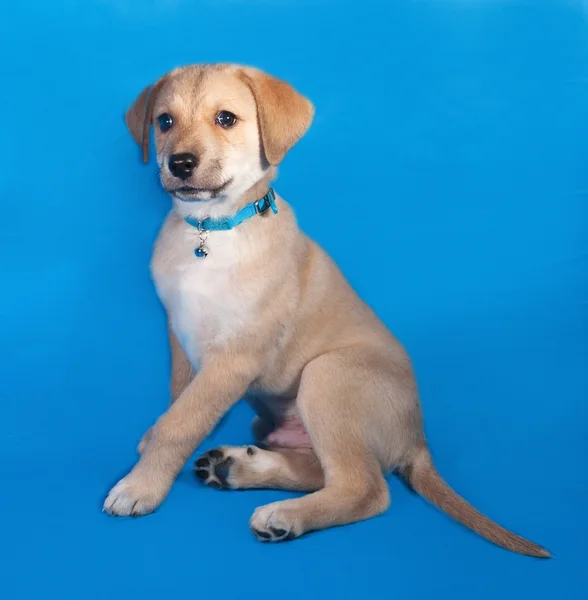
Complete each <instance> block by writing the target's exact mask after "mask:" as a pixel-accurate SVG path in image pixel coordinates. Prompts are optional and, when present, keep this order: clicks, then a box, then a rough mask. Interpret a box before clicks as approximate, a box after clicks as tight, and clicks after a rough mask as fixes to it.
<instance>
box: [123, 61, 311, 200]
mask: <svg viewBox="0 0 588 600" xmlns="http://www.w3.org/2000/svg"><path fill="white" fill-rule="evenodd" d="M313 112H314V110H313V107H312V104H311V103H310V102H309V101H308V100H307V99H306V98H304V97H303V96H301V95H300V94H299V93H298V92H296V91H295V90H294V89H293V88H292V87H291V86H290V85H288V84H287V83H285V82H283V81H280V80H279V79H276V78H274V77H271V76H269V75H266V74H265V73H262V72H261V71H258V70H256V69H252V68H248V67H239V66H236V65H194V66H189V67H183V68H180V69H176V70H174V71H172V72H171V73H169V74H167V75H165V76H164V77H162V78H161V79H160V80H159V81H157V82H156V83H155V84H154V85H151V86H149V87H147V88H146V89H145V90H143V92H142V93H141V95H140V96H139V97H138V98H137V100H136V101H135V102H134V104H133V105H132V106H131V107H130V108H129V110H128V111H127V114H126V123H127V126H128V128H129V130H130V132H131V135H132V136H133V138H134V139H135V141H136V142H137V143H138V144H139V145H140V146H141V148H142V152H143V160H144V162H147V161H148V158H149V128H150V125H153V127H154V131H155V146H156V151H157V163H158V165H159V168H160V178H161V183H162V184H163V187H164V188H165V189H166V190H167V191H168V192H169V193H170V194H171V195H172V196H173V197H174V198H175V199H176V200H177V201H178V202H180V203H203V202H204V203H206V204H208V203H210V202H211V201H215V200H216V201H218V200H223V199H227V198H237V197H239V196H240V195H242V194H243V193H244V192H246V191H247V190H248V189H249V188H251V187H252V186H253V185H255V184H256V183H257V182H258V181H259V180H260V179H262V178H263V177H264V176H265V175H266V174H267V173H268V171H269V170H270V169H271V168H272V167H274V166H276V165H278V164H279V163H280V162H281V161H282V159H283V158H284V156H285V154H286V153H287V152H288V150H290V148H292V146H294V144H296V142H297V141H298V140H299V139H300V138H301V137H302V136H303V135H304V133H305V132H306V130H307V129H308V127H309V126H310V123H311V121H312V117H313Z"/></svg>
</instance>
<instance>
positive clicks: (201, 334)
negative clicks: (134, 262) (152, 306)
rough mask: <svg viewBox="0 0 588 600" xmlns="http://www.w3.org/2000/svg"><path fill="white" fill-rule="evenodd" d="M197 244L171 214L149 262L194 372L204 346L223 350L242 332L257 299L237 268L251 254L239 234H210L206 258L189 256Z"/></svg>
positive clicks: (188, 229)
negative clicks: (220, 346)
mask: <svg viewBox="0 0 588 600" xmlns="http://www.w3.org/2000/svg"><path fill="white" fill-rule="evenodd" d="M198 243H199V238H198V234H197V231H196V230H195V229H194V228H193V227H191V226H190V225H187V224H186V223H184V222H183V221H182V220H180V219H178V218H177V217H174V216H173V215H170V216H168V218H167V220H166V222H165V223H164V225H163V227H162V229H161V232H160V234H159V238H158V240H157V243H156V246H155V252H154V254H153V260H152V263H151V270H152V275H153V280H154V282H155V286H156V289H157V293H158V295H159V297H160V299H161V301H162V302H163V304H164V306H165V308H166V310H167V313H168V317H169V321H170V326H171V328H172V331H173V332H174V334H175V335H176V337H177V338H178V341H179V342H180V344H181V345H182V347H183V349H184V352H185V353H186V356H187V357H188V360H189V361H190V363H191V364H192V366H193V367H194V369H196V370H197V369H198V368H199V365H200V362H201V357H202V353H203V351H204V350H205V349H206V347H207V346H208V345H223V344H224V343H226V342H227V341H228V340H229V339H230V338H231V337H232V336H234V335H236V334H238V332H239V330H240V329H241V328H243V327H246V325H247V322H248V320H249V317H250V315H251V314H252V311H254V310H255V296H256V294H255V291H254V290H252V289H251V287H252V286H251V282H249V285H244V283H245V282H243V280H242V277H241V276H240V273H241V271H242V270H241V269H240V268H239V266H240V264H241V263H242V262H243V261H244V260H247V258H249V257H250V256H251V252H252V247H251V244H250V242H249V240H248V238H247V236H246V235H245V234H244V232H243V231H239V230H238V229H234V230H231V231H219V232H212V233H211V234H210V237H209V238H208V240H207V242H206V245H207V247H208V248H209V255H208V256H207V257H206V258H198V257H196V256H195V255H194V249H195V248H196V247H197V246H198Z"/></svg>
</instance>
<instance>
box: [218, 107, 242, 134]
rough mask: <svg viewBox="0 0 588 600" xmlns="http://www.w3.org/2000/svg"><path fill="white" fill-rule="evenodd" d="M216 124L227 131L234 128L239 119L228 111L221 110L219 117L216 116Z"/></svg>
mask: <svg viewBox="0 0 588 600" xmlns="http://www.w3.org/2000/svg"><path fill="white" fill-rule="evenodd" d="M216 122H217V123H218V124H219V125H220V126H221V127H224V128H225V129H228V128H229V127H232V126H233V125H234V124H235V123H236V122H237V117H236V116H235V115H234V114H233V113H232V112H229V111H228V110H221V111H220V112H219V113H218V115H216Z"/></svg>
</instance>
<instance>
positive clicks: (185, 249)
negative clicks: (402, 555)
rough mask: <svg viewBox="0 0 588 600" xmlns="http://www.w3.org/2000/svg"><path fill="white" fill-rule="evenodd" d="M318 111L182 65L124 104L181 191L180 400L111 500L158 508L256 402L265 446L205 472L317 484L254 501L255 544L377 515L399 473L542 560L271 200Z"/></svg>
mask: <svg viewBox="0 0 588 600" xmlns="http://www.w3.org/2000/svg"><path fill="white" fill-rule="evenodd" d="M312 117H313V107H312V105H311V103H310V102H309V101H308V100H306V99H305V98H304V97H302V96H301V95H300V94H298V93H297V92H296V91H295V90H294V89H293V88H292V87H290V86H289V85H288V84H286V83H284V82H283V81H280V80H278V79H275V78H273V77H270V76H268V75H266V74H264V73H262V72H260V71H257V70H255V69H251V68H247V67H240V66H236V65H195V66H189V67H185V68H181V69H177V70H175V71H172V72H171V73H169V74H168V75H166V76H164V77H163V78H162V79H160V80H159V81H157V82H156V83H155V84H154V85H153V86H150V87H148V88H147V89H145V90H144V91H143V92H142V94H141V95H140V96H139V98H138V99H137V100H136V102H135V103H134V104H133V106H132V107H131V108H130V109H129V111H128V113H127V125H128V127H129V129H130V131H131V134H132V135H133V137H134V138H135V140H136V141H137V142H138V143H139V145H140V146H141V147H142V150H143V158H144V160H145V161H147V160H148V153H149V127H150V125H151V124H153V125H154V127H155V140H156V147H157V162H158V165H159V167H160V177H161V182H162V184H163V186H164V188H165V189H166V190H167V191H168V192H169V193H170V194H171V196H172V199H173V209H172V210H171V212H170V213H169V215H168V217H167V219H166V221H165V223H164V225H163V227H162V230H161V233H160V235H159V238H158V240H157V244H156V247H155V252H154V255H153V261H152V273H153V279H154V281H155V285H156V288H157V292H158V294H159V296H160V298H161V300H162V302H163V304H164V306H165V308H166V310H167V313H168V317H169V330H170V343H171V348H172V357H173V367H172V382H171V390H172V392H171V395H172V403H171V405H170V407H169V409H168V411H167V412H166V413H165V414H164V415H163V416H162V417H161V418H160V419H159V420H158V421H157V423H156V424H155V425H154V427H153V428H152V429H151V430H150V431H148V432H147V433H146V434H145V436H144V438H143V440H142V441H141V443H140V444H139V451H140V452H141V453H142V456H141V459H140V460H139V462H138V463H137V465H136V466H135V467H134V468H133V470H132V471H131V472H130V473H129V474H128V475H127V476H126V477H124V478H123V479H122V480H121V481H119V482H118V483H117V484H116V486H115V487H114V488H113V489H112V490H111V492H110V494H109V495H108V497H107V499H106V501H105V504H104V509H105V510H106V511H107V512H108V513H110V514H112V515H144V514H147V513H149V512H151V511H153V510H155V509H156V508H157V506H159V504H160V503H161V501H162V500H163V499H164V498H165V497H166V495H167V493H168V492H169V489H170V487H171V485H172V483H173V481H174V478H175V477H176V475H177V473H178V472H179V470H180V469H181V468H182V466H183V465H184V464H185V462H186V460H187V459H188V457H189V456H190V455H191V454H192V452H193V451H194V449H195V448H196V446H198V444H200V443H201V442H202V440H203V439H204V438H205V437H206V436H207V435H208V434H209V433H210V431H211V429H212V428H213V427H214V425H215V424H216V423H217V421H218V420H219V419H220V417H221V416H222V415H223V414H224V413H225V412H226V411H227V410H228V409H229V408H230V407H231V406H232V405H233V404H235V403H236V402H237V401H238V400H239V399H240V398H242V397H244V396H245V397H247V399H248V400H249V401H250V402H251V404H252V405H253V407H254V408H255V410H256V412H257V414H258V417H257V418H256V420H255V422H254V431H255V433H256V435H257V436H258V438H259V439H260V440H261V441H263V442H265V446H264V448H265V449H261V448H258V447H253V446H249V447H236V448H235V447H223V448H219V449H215V450H212V451H210V452H209V453H207V454H205V455H204V456H203V457H201V458H200V459H198V461H196V473H197V475H198V476H199V477H200V478H201V479H203V481H205V482H206V483H207V484H209V485H211V486H214V487H229V488H252V487H274V488H283V489H295V490H306V491H309V492H312V493H309V494H307V495H305V496H303V497H300V498H296V499H291V500H285V501H283V502H276V503H273V504H269V505H267V506H263V507H260V508H258V509H257V510H256V511H255V512H254V513H253V516H252V517H251V523H250V524H251V528H252V530H253V532H254V533H255V535H256V536H257V537H258V538H259V539H261V540H267V541H279V540H285V539H292V538H294V537H297V536H299V535H302V534H303V533H305V532H307V531H311V530H316V529H322V528H326V527H330V526H333V525H340V524H344V523H350V522H353V521H358V520H360V519H366V518H369V517H371V516H374V515H377V514H378V513H381V512H383V511H384V510H386V508H387V507H388V505H389V502H390V500H389V491H388V487H387V485H386V481H385V479H384V477H383V472H386V471H390V470H396V471H398V472H399V473H400V474H401V475H403V476H404V477H405V478H406V479H407V480H408V481H409V482H410V484H411V485H412V486H413V487H414V489H416V490H417V491H418V492H419V493H420V494H422V495H423V496H424V497H425V498H427V499H429V500H430V501H431V502H433V503H434V504H435V505H437V506H438V507H439V508H441V509H442V510H444V511H445V512H447V513H448V514H449V515H451V516H452V517H454V518H455V519H457V520H458V521H460V522H461V523H463V524H464V525H466V526H468V527H470V528H471V529H473V530H474V531H476V532H477V533H479V534H481V535H482V536H484V537H486V538H487V539H489V540H491V541H493V542H495V543H496V544H499V545H501V546H503V547H505V548H508V549H510V550H513V551H515V552H520V553H522V554H528V555H531V556H538V557H548V556H549V553H548V552H547V551H546V550H544V549H543V548H541V547H540V546H537V545H535V544H533V543H531V542H529V541H527V540H525V539H523V538H521V537H519V536H517V535H515V534H513V533H510V532H509V531H507V530H506V529H503V528H502V527H500V526H499V525H497V524H496V523H494V522H492V521H490V520H489V519H488V518H486V517H485V516H483V515H482V514H480V513H479V512H477V511H476V510H475V509H474V508H472V507H471V506H470V505H469V504H468V503H467V502H466V501H465V500H463V499H462V498H461V497H460V496H458V495H457V494H456V493H455V492H453V491H452V490H451V489H450V488H449V487H448V486H447V485H446V484H445V483H444V481H443V480H442V479H441V477H440V476H439V475H438V473H437V471H436V470H435V467H434V466H433V464H432V461H431V457H430V454H429V451H428V449H427V445H426V442H425V436H424V433H423V426H422V419H421V411H420V407H419V401H418V395H417V389H416V384H415V381H414V377H413V374H412V370H411V365H410V361H409V359H408V357H407V355H406V354H405V352H404V350H403V348H402V347H401V346H400V344H399V343H398V342H397V340H396V339H395V338H394V337H393V336H392V335H391V334H390V333H389V332H388V331H387V329H386V328H385V327H384V325H383V324H382V323H381V322H380V321H379V320H378V318H377V317H376V316H375V315H374V314H373V312H372V311H371V310H370V309H369V308H368V306H366V304H364V303H363V302H362V301H361V300H360V299H359V298H358V297H357V295H356V294H355V292H354V291H353V290H352V289H351V287H350V286H349V285H348V283H347V282H346V281H345V279H344V278H343V276H342V275H341V273H340V271H339V270H338V269H337V267H336V265H335V264H334V263H333V262H332V261H331V259H330V258H329V257H328V256H327V255H326V254H325V252H324V251H323V250H321V249H320V248H319V247H318V246H317V245H316V244H315V243H314V242H312V241H311V240H310V239H308V238H307V237H306V236H305V235H304V234H303V233H301V232H300V230H299V229H298V227H297V225H296V220H295V217H294V214H293V212H292V210H291V208H290V207H289V206H288V204H286V202H285V201H284V200H283V199H281V198H280V197H277V196H274V195H273V192H272V191H271V188H270V187H269V185H270V182H271V181H272V179H273V178H274V176H275V173H276V171H275V168H276V166H277V165H278V164H279V163H280V162H281V161H282V159H283V158H284V155H285V154H286V153H287V152H288V150H289V149H290V148H291V147H292V146H293V145H294V144H295V143H296V142H297V141H298V140H299V139H300V138H301V137H302V136H303V135H304V133H305V132H306V130H307V129H308V127H309V126H310V123H311V121H312Z"/></svg>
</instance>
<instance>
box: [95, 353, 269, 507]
mask: <svg viewBox="0 0 588 600" xmlns="http://www.w3.org/2000/svg"><path fill="white" fill-rule="evenodd" d="M257 373H258V367H257V362H255V361H254V359H253V358H252V357H251V356H247V355H241V354H235V353H227V354H222V355H215V356H212V357H210V360H209V361H208V362H207V363H206V365H205V366H203V368H202V370H201V371H200V372H199V374H198V375H197V376H196V377H195V378H194V379H193V381H192V383H190V385H189V386H188V387H187V388H186V389H185V390H184V391H183V392H182V394H181V395H180V397H179V398H178V399H177V400H176V402H174V403H173V404H172V405H171V407H170V408H169V409H168V411H167V412H166V413H165V414H164V415H163V416H162V417H161V418H160V419H159V420H158V422H157V423H156V424H155V426H154V427H153V432H152V435H151V440H150V442H149V443H148V444H147V446H146V447H145V450H144V452H143V455H142V456H141V459H140V460H139V462H138V463H137V464H136V465H135V467H134V468H133V470H132V471H131V472H130V473H129V474H128V475H127V476H126V477H124V478H123V479H121V480H120V481H119V482H118V483H117V484H116V485H115V486H114V488H113V489H112V490H111V491H110V494H109V495H108V497H107V498H106V501H105V502H104V510H105V511H106V512H108V513H110V514H112V515H144V514H147V513H150V512H152V511H153V510H155V508H157V506H159V504H160V503H161V501H162V500H163V499H164V498H165V496H166V495H167V493H168V492H169V489H170V487H171V484H172V483H173V481H174V479H175V477H176V475H177V474H178V472H179V470H180V469H181V468H182V466H183V465H184V464H185V462H186V460H187V459H188V457H189V456H190V454H192V452H193V451H194V448H196V446H197V445H198V444H200V442H202V440H203V439H204V437H205V436H206V435H207V434H208V433H209V432H210V431H211V429H212V428H213V427H214V425H215V424H216V423H217V421H218V420H219V419H220V417H221V416H222V415H223V414H224V413H225V412H226V411H227V410H228V409H229V408H230V407H231V406H232V405H233V404H234V403H235V402H237V400H239V398H241V397H242V396H243V394H244V393H245V391H246V390H247V388H248V387H249V385H250V383H251V382H252V381H253V380H254V379H255V377H256V376H257Z"/></svg>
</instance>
